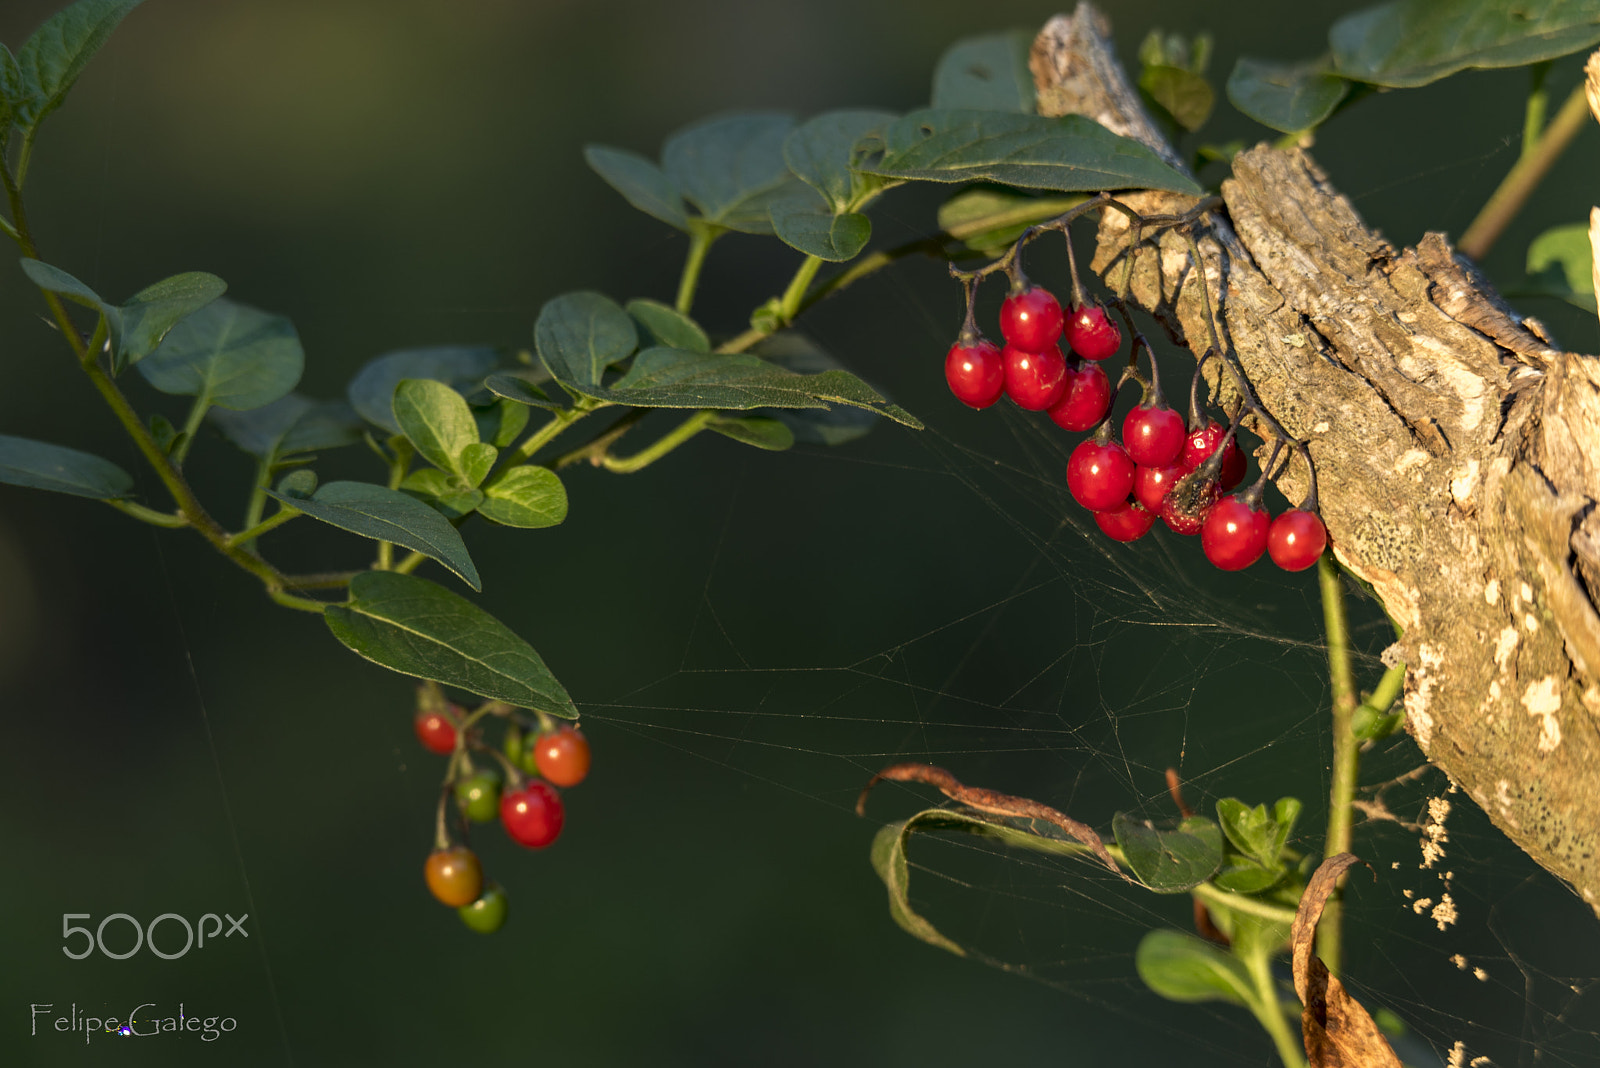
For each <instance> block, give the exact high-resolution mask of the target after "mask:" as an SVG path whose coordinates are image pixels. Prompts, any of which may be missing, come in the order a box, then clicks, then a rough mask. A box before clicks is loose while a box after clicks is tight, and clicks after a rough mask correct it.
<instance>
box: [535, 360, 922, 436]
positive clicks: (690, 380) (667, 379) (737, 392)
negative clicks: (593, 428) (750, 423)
mask: <svg viewBox="0 0 1600 1068" xmlns="http://www.w3.org/2000/svg"><path fill="white" fill-rule="evenodd" d="M563 384H564V385H566V386H567V387H568V388H570V389H572V390H574V391H575V392H579V393H582V394H583V395H584V396H588V397H593V398H594V399H595V400H601V401H607V402H609V403H611V404H626V405H630V406H632V407H635V408H721V409H727V410H732V411H745V410H749V409H751V408H826V407H827V406H828V403H829V402H834V403H839V404H849V405H854V406H856V407H859V408H866V409H869V410H871V411H874V412H877V413H878V414H880V415H885V416H887V417H889V418H890V419H893V420H894V421H895V422H897V423H902V424H904V425H906V426H909V427H911V428H912V429H915V430H920V429H921V428H922V424H921V423H920V422H918V421H917V419H916V418H915V417H914V416H912V415H911V414H910V413H909V412H906V411H904V410H903V409H901V408H898V407H896V406H895V405H892V404H886V403H885V402H884V399H883V398H882V397H880V396H879V395H878V394H877V393H876V392H875V391H874V390H873V389H872V387H870V386H868V385H867V384H866V383H865V382H863V381H861V380H860V379H859V378H857V377H855V376H854V375H852V374H850V373H849V372H847V371H824V372H822V373H821V374H815V375H798V374H795V373H794V372H792V371H786V370H784V369H783V368H781V367H778V366H776V365H775V364H772V363H769V362H767V361H766V360H763V359H761V358H760V357H757V356H752V355H749V354H745V353H739V354H734V355H726V354H719V353H709V354H708V353H701V352H684V351H682V350H680V349H665V348H653V349H646V350H645V351H643V352H641V353H640V354H639V355H638V357H637V358H636V359H635V360H634V361H633V366H632V367H631V368H629V369H628V373H627V374H625V375H623V376H622V377H621V378H620V379H618V380H617V381H616V382H615V383H613V384H612V385H611V386H610V387H609V388H602V387H599V386H580V385H579V384H578V383H575V382H564V383H563Z"/></svg>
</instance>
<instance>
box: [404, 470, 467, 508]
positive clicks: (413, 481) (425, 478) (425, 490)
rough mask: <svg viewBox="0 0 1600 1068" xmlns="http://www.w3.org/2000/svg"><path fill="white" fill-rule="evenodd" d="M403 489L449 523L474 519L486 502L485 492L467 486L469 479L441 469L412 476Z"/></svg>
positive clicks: (419, 471)
mask: <svg viewBox="0 0 1600 1068" xmlns="http://www.w3.org/2000/svg"><path fill="white" fill-rule="evenodd" d="M400 489H401V491H402V492H404V493H409V494H410V495H412V496H413V497H416V498H417V499H418V500H420V501H422V502H423V503H424V504H426V505H428V507H430V508H432V509H433V510H434V511H436V512H440V513H442V514H443V515H444V517H445V518H446V519H460V518H461V517H462V516H464V515H470V514H471V513H473V512H475V511H477V510H478V505H480V504H482V503H483V499H484V498H483V491H482V490H477V489H473V488H472V487H471V486H469V485H467V482H466V479H464V478H462V477H461V476H460V475H453V474H451V473H450V472H448V471H441V470H439V469H438V468H437V467H422V468H418V469H417V470H415V471H413V472H411V473H410V474H409V475H407V476H406V477H405V478H404V479H403V480H402V481H401V483H400Z"/></svg>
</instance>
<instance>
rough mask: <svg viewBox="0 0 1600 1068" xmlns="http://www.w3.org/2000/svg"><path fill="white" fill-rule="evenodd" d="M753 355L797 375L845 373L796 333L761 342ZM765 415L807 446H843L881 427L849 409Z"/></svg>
mask: <svg viewBox="0 0 1600 1068" xmlns="http://www.w3.org/2000/svg"><path fill="white" fill-rule="evenodd" d="M751 354H752V355H755V356H760V357H761V358H762V359H764V360H768V361H770V362H772V363H775V364H777V365H778V366H779V367H782V368H784V369H785V370H788V371H793V372H795V373H797V374H803V375H810V374H819V373H821V372H823V371H845V370H846V368H845V366H844V364H842V363H840V362H839V361H838V360H836V359H834V358H833V356H831V355H829V354H828V353H826V352H824V351H823V350H822V349H820V348H818V347H817V346H816V345H815V344H814V343H813V342H812V341H811V339H810V338H808V337H806V336H805V335H804V334H801V333H797V332H796V331H793V330H785V331H782V332H780V333H777V334H772V335H771V336H769V337H765V338H762V339H761V340H760V341H758V342H756V344H755V345H754V346H753V347H752V349H751ZM868 385H869V386H870V383H868ZM763 414H765V415H769V416H771V417H772V418H774V419H777V420H778V421H779V422H781V423H783V424H784V425H785V426H787V427H788V428H789V430H790V432H791V433H792V434H793V435H794V439H795V440H796V441H803V442H805V443H806V444H808V445H843V444H844V443H845V442H847V441H854V440H855V439H856V438H859V437H861V436H862V435H863V434H866V433H867V432H869V431H870V430H872V428H873V427H875V426H877V425H878V419H877V417H876V416H874V415H873V414H872V412H870V411H868V410H867V409H864V408H855V407H850V406H847V405H840V406H838V407H835V408H806V409H788V410H785V409H782V408H774V409H773V410H771V411H769V412H765V413H763Z"/></svg>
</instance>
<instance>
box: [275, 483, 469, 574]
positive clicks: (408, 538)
mask: <svg viewBox="0 0 1600 1068" xmlns="http://www.w3.org/2000/svg"><path fill="white" fill-rule="evenodd" d="M268 492H269V494H270V495H271V496H273V497H275V498H277V499H278V500H279V501H282V502H283V503H285V504H288V505H290V506H292V507H294V508H298V509H300V511H302V512H304V513H305V514H306V515H308V516H310V517H311V518H313V519H320V520H321V521H322V522H324V523H327V524H328V525H329V526H335V527H338V528H339V529H340V530H348V531H349V532H350V533H352V534H360V535H361V536H362V537H365V538H372V539H374V540H376V541H391V542H394V543H395V544H396V545H403V546H405V547H406V548H407V549H411V550H412V551H414V552H419V553H421V554H423V555H424V556H427V557H430V558H432V559H434V560H437V561H438V562H439V563H441V564H443V565H444V566H445V567H447V568H449V569H450V570H451V571H453V572H455V573H456V574H457V575H459V576H460V577H461V580H462V581H463V582H465V583H466V584H467V585H469V586H471V587H472V588H473V589H475V590H476V589H480V588H481V583H480V582H479V580H478V569H477V567H476V566H474V565H473V563H472V557H471V556H470V555H469V554H468V553H467V546H466V543H465V542H463V541H462V540H461V534H460V532H459V531H457V530H456V528H455V527H453V526H451V525H450V523H449V521H448V520H446V519H445V517H444V516H442V515H440V514H439V513H438V512H436V511H434V510H433V509H432V508H429V507H428V506H427V505H426V504H423V503H422V502H421V501H419V500H416V499H415V498H412V497H408V496H406V495H405V494H404V493H401V492H400V491H399V490H392V489H389V488H388V487H387V486H376V485H373V484H371V483H368V482H329V483H328V484H327V485H325V486H320V487H318V489H317V492H316V493H314V494H312V495H311V496H310V497H309V498H293V497H285V496H282V495H280V494H277V493H272V492H271V491H268Z"/></svg>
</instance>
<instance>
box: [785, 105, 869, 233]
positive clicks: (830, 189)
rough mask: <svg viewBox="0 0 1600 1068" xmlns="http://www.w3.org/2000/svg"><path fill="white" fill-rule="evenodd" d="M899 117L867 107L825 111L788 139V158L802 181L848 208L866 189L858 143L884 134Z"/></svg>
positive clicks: (838, 208)
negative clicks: (858, 159) (858, 168)
mask: <svg viewBox="0 0 1600 1068" xmlns="http://www.w3.org/2000/svg"><path fill="white" fill-rule="evenodd" d="M895 118H896V116H895V115H894V114H893V113H892V112H888V111H870V110H867V109H864V108H852V109H845V110H841V111H827V112H823V113H822V114H821V115H818V116H817V117H815V118H813V119H808V120H806V121H805V122H803V123H801V124H800V125H799V126H797V127H795V128H794V130H792V131H791V132H790V133H789V136H788V137H786V138H785V139H784V142H783V158H784V161H785V162H786V163H788V164H789V169H790V170H791V171H793V172H794V173H795V175H796V176H797V177H798V178H799V179H800V180H801V181H802V182H805V183H806V184H807V185H809V186H810V187H811V188H813V189H815V190H816V191H817V192H818V193H820V194H822V198H823V199H824V200H826V201H827V202H828V205H829V207H831V208H832V209H833V211H835V212H842V211H847V210H849V209H850V208H851V207H852V206H853V205H855V203H856V200H857V197H858V196H859V195H860V194H861V193H862V188H861V186H862V180H861V176H860V175H859V174H857V173H856V170H855V166H854V164H855V160H856V145H857V144H858V143H859V142H860V141H861V139H862V138H864V137H867V136H869V135H872V134H881V133H882V131H883V130H884V128H885V127H887V126H888V125H889V124H890V123H891V122H893V121H894V120H895Z"/></svg>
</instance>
